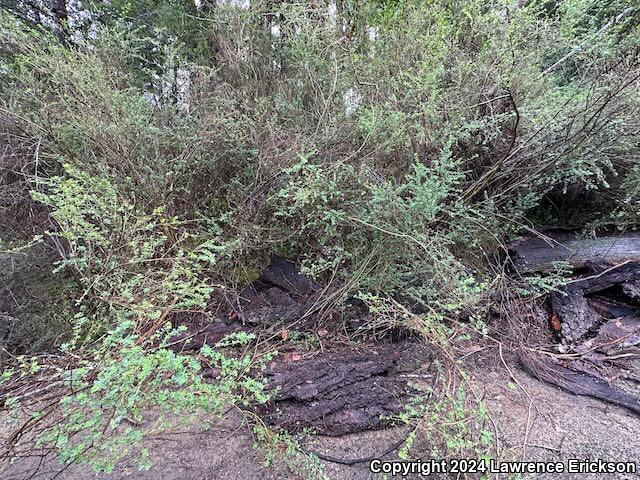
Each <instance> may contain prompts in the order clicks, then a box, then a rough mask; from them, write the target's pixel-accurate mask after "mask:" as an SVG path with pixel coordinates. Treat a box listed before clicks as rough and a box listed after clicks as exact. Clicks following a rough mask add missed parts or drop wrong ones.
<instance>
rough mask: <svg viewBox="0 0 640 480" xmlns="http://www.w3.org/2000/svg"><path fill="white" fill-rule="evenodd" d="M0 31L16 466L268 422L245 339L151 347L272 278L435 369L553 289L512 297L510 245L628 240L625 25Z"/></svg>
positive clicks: (338, 17)
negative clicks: (300, 276)
mask: <svg viewBox="0 0 640 480" xmlns="http://www.w3.org/2000/svg"><path fill="white" fill-rule="evenodd" d="M0 5H1V13H0V25H1V27H0V28H1V29H0V98H1V103H0V109H1V115H0V138H1V140H0V141H1V142H2V153H1V154H0V155H1V157H0V161H1V162H2V163H1V166H0V168H1V170H0V209H1V210H0V211H1V212H2V213H1V215H0V240H1V244H0V245H1V246H2V250H3V253H2V255H3V257H5V258H6V261H7V262H12V265H13V267H15V266H16V265H17V266H18V267H17V273H14V274H12V275H11V276H10V277H9V276H7V277H6V278H3V276H2V275H3V274H0V278H2V279H3V283H4V286H3V288H4V289H5V292H6V295H4V296H3V298H1V299H0V313H1V314H2V315H1V318H0V329H1V330H2V331H1V332H0V339H1V340H2V343H3V352H4V353H3V354H2V361H3V367H4V369H3V373H2V382H3V383H2V384H0V385H4V389H3V392H4V393H3V394H2V397H1V398H2V404H3V408H4V409H5V410H6V412H8V413H7V415H6V416H5V417H3V418H5V421H6V422H8V424H11V422H18V423H17V424H16V425H21V427H19V428H18V430H17V431H18V433H17V434H16V435H15V436H14V437H12V438H13V440H14V444H15V448H14V450H13V451H12V454H13V455H16V456H19V455H20V454H21V452H27V451H32V450H33V449H35V448H37V449H44V450H46V451H53V452H56V454H57V455H59V457H60V458H61V459H62V460H63V461H64V462H88V463H91V464H92V465H93V466H94V467H96V468H97V469H103V470H108V469H109V468H112V466H113V462H114V461H117V460H118V458H119V457H120V456H122V455H123V454H124V453H129V450H130V449H134V450H135V447H132V445H137V444H139V441H140V439H141V438H142V436H143V435H144V433H145V432H144V428H143V427H140V428H138V427H137V426H136V425H137V424H138V420H139V419H140V418H142V414H143V412H144V411H145V410H146V409H148V408H151V406H154V405H157V406H162V407H166V408H167V410H169V411H171V412H173V413H175V412H192V411H194V410H197V409H201V410H202V409H203V410H206V411H213V412H216V413H221V412H223V411H224V410H225V409H226V408H227V406H228V405H230V404H238V405H241V406H243V407H248V406H250V405H255V404H256V403H264V402H265V401H266V400H267V395H266V393H265V392H264V382H263V381H262V380H261V377H260V373H259V372H260V369H261V368H263V367H264V365H265V364H266V362H267V361H268V360H270V359H271V358H273V355H274V353H273V346H270V345H268V344H265V342H263V341H260V342H258V341H257V339H256V335H255V334H249V333H239V334H235V335H232V336H231V337H229V339H228V340H226V342H225V343H224V344H222V345H218V346H208V345H204V346H202V348H201V349H200V350H199V351H198V352H197V353H194V354H186V353H181V352H174V351H173V350H171V349H169V348H167V346H168V345H169V344H171V342H172V341H173V340H174V339H175V338H176V336H177V335H180V334H181V333H182V332H184V331H185V330H188V328H189V325H190V322H191V321H192V319H193V318H196V317H197V318H202V317H203V316H204V317H205V318H210V317H213V316H215V315H216V312H217V308H219V306H220V305H233V304H234V302H237V300H238V296H239V294H240V291H241V289H242V288H243V287H245V286H246V285H248V284H249V283H251V282H252V281H254V280H256V279H257V278H258V277H259V275H260V272H261V271H262V269H263V268H264V266H265V265H267V264H268V263H269V258H270V256H271V255H274V254H276V255H279V256H281V257H283V258H286V259H289V260H292V261H295V262H296V263H298V264H300V265H301V266H302V271H303V272H304V273H305V275H307V276H308V277H310V278H313V279H314V280H315V281H316V282H317V283H318V284H320V285H327V286H328V289H327V295H326V297H325V298H324V299H323V303H322V309H321V312H320V314H324V313H327V312H329V311H339V312H340V311H344V310H345V309H346V308H348V306H349V302H350V301H351V300H352V299H354V298H355V299H357V300H358V301H359V302H362V303H363V304H364V305H366V306H367V307H368V308H369V311H370V312H372V313H373V315H371V317H370V324H368V325H367V326H366V328H365V331H366V332H368V333H367V335H370V336H372V337H375V335H374V333H373V332H379V331H380V330H383V331H384V330H385V329H390V328H397V327H401V328H406V329H409V330H414V331H418V332H421V333H423V334H424V335H425V337H426V338H427V339H430V341H438V342H442V343H443V344H444V343H446V339H447V335H448V333H447V332H449V330H447V329H448V325H449V324H450V323H449V322H451V321H465V322H469V324H470V325H473V326H474V327H477V329H478V331H480V332H483V331H486V322H487V318H488V317H487V315H488V314H489V313H492V314H496V313H497V314H498V315H499V314H500V312H503V311H504V310H503V305H504V303H505V302H506V301H507V300H509V299H512V298H515V297H535V296H536V295H539V294H540V293H541V292H546V291H548V290H549V289H551V288H553V287H554V286H557V284H558V279H559V278H561V275H562V273H563V271H562V269H561V268H560V267H559V270H558V271H557V272H556V273H555V274H554V275H551V276H533V277H530V278H526V279H523V278H519V279H513V278H510V277H508V275H507V274H508V270H509V260H508V257H507V255H506V247H505V243H506V242H507V241H508V240H509V239H511V238H513V237H514V236H516V235H518V234H521V233H523V232H527V231H531V230H532V229H534V228H535V229H553V228H556V229H570V230H578V231H580V232H581V233H582V234H583V235H585V236H593V235H597V234H601V233H607V232H609V233H610V232H619V231H633V230H634V229H636V228H637V227H638V223H639V222H640V164H639V163H638V154H639V151H640V143H639V136H638V132H639V130H638V129H639V123H638V122H639V120H638V119H639V118H640V115H639V113H640V111H639V110H640V108H639V107H640V96H639V90H638V78H639V75H640V68H639V67H640V62H639V61H640V58H639V53H640V50H639V47H640V45H639V39H640V35H639V33H640V32H639V23H640V9H639V8H638V6H637V4H636V2H633V1H632V0H614V1H605V0H567V1H537V0H532V1H512V0H497V1H492V2H486V1H478V0H459V1H445V0H431V1H425V2H417V1H409V0H406V1H404V0H389V1H384V0H379V1H374V0H368V1H363V2H350V1H335V2H323V1H313V2H274V1H246V2H211V1H204V0H203V1H201V2H195V3H194V2H188V1H186V0H185V1H164V2H156V1H153V0H147V1H139V2H138V1H126V0H113V1H105V2H95V1H89V0H87V1H77V0H74V1H68V2H67V1H64V0H54V1H52V2H44V1H39V0H31V1H7V0H2V1H1V2H0ZM34 278H35V280H34ZM25 284H28V285H29V288H27V289H25V288H24V285H25ZM16 292H17V295H16ZM321 316H322V315H321ZM325 317H327V318H329V317H330V318H333V317H331V316H330V315H328V313H327V315H325ZM327 318H324V317H323V321H325V322H327V321H329V323H330V321H331V320H330V319H329V320H327ZM334 326H335V325H334ZM172 339H173V340H172ZM434 339H438V340H434ZM285 340H286V339H285ZM238 352H241V353H244V355H239V354H238ZM204 365H207V366H213V367H215V368H217V369H218V370H219V372H220V374H219V376H218V379H217V381H216V382H207V381H205V379H204V378H203V376H202V375H201V371H202V368H203V366H204ZM34 398H38V399H40V398H46V399H47V400H48V402H49V403H48V404H47V405H46V406H45V407H43V408H42V409H41V408H40V407H38V408H37V409H36V410H35V412H36V413H34V412H33V411H25V409H24V408H23V407H24V405H25V402H27V401H32V400H33V399H34ZM24 415H27V418H31V419H35V420H29V421H27V423H26V424H24V423H20V419H23V420H24ZM131 419H133V420H134V422H129V423H127V422H128V421H129V420H131ZM167 421H168V422H169V420H167ZM12 425H13V424H12ZM24 425H26V426H24ZM125 425H128V426H127V427H126V428H124V426H125ZM132 425H133V427H132ZM166 427H167V428H169V427H170V426H169V424H167V425H166ZM122 445H127V446H128V447H127V449H123V450H122V451H119V447H118V446H122ZM465 448H466V447H465ZM139 454H140V455H141V458H142V460H141V462H142V463H141V465H143V466H147V463H146V462H145V458H146V457H148V452H144V451H143V450H141V451H140V452H139Z"/></svg>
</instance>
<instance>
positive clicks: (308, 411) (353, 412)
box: [259, 346, 408, 435]
mask: <svg viewBox="0 0 640 480" xmlns="http://www.w3.org/2000/svg"><path fill="white" fill-rule="evenodd" d="M400 358H401V348H400V347H398V346H387V347H379V348H376V349H375V350H369V351H366V352H356V351H353V350H348V351H347V352H345V351H340V352H333V353H319V354H317V355H315V356H314V357H312V358H309V359H306V360H297V361H294V362H285V363H276V364H275V365H273V366H272V367H271V368H270V369H269V370H268V371H267V372H266V378H267V380H268V383H267V390H270V391H273V392H275V398H274V400H273V401H272V402H271V403H270V404H268V405H267V406H266V407H262V408H261V410H259V413H260V414H261V415H262V417H263V418H264V419H265V421H266V422H267V423H270V424H277V425H279V426H280V427H283V428H285V429H287V430H290V431H298V430H302V429H303V428H309V427H311V428H313V429H314V430H316V431H317V432H318V433H322V434H325V435H342V434H345V433H352V432H359V431H362V430H369V429H375V428H380V427H383V426H385V425H386V424H388V423H389V421H388V420H384V419H383V418H381V417H384V416H390V415H393V414H398V413H400V412H402V411H403V409H404V404H405V403H406V400H407V395H408V387H407V382H406V380H405V379H404V378H402V376H401V375H400V374H399V373H398V372H397V371H396V370H397V364H398V361H399V360H400Z"/></svg>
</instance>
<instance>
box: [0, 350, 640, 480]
mask: <svg viewBox="0 0 640 480" xmlns="http://www.w3.org/2000/svg"><path fill="white" fill-rule="evenodd" d="M493 353H495V352H485V355H483V356H485V357H486V358H489V359H490V358H491V357H495V356H494V355H493ZM476 363H477V365H476V366H475V368H473V370H472V374H473V382H474V383H475V386H476V387H477V389H478V391H479V392H481V393H482V394H484V396H485V400H486V402H487V405H488V407H489V409H490V412H491V415H492V418H493V419H494V420H495V422H496V424H497V427H498V429H499V439H500V445H499V447H500V452H501V454H500V455H501V458H503V459H505V460H506V459H512V460H521V459H525V460H539V461H566V460H567V459H569V458H579V459H593V460H595V459H602V460H609V461H617V460H620V461H638V459H639V458H640V418H638V416H637V415H635V414H633V413H631V412H629V411H628V410H626V409H623V408H620V407H616V406H612V405H609V404H607V403H604V402H601V401H599V400H596V399H592V398H588V397H581V396H575V395H572V394H570V393H566V392H564V391H562V390H560V389H558V388H557V387H554V386H551V385H548V384H546V383H542V382H540V381H539V380H536V379H534V378H532V377H531V376H529V375H528V374H527V373H525V372H524V371H522V370H521V369H519V368H518V367H516V366H510V367H509V370H510V371H511V373H512V374H513V377H515V378H512V377H511V376H510V374H509V373H508V372H507V371H506V369H505V368H504V366H502V365H500V364H498V365H496V364H495V363H496V362H494V361H491V360H487V361H484V362H482V361H481V362H476ZM406 432H407V430H406V428H401V427H395V428H390V429H385V430H379V431H367V432H360V433H356V434H349V435H343V436H340V437H322V436H317V437H314V438H313V439H312V440H311V441H309V442H307V444H306V447H307V448H309V449H311V450H314V451H316V452H318V453H321V454H324V455H330V456H334V457H339V458H342V459H352V458H363V457H368V456H375V455H377V454H378V453H379V452H384V451H385V450H387V449H388V447H389V446H390V445H392V444H393V443H395V442H397V441H398V439H400V438H402V437H403V436H404V435H405V434H406ZM253 442H254V440H253V437H252V435H251V434H250V433H249V431H248V430H247V428H246V427H244V426H243V425H242V422H241V418H240V417H239V416H238V415H236V414H229V415H228V416H227V417H225V418H224V419H223V420H220V421H217V422H215V423H214V424H213V427H212V428H211V429H210V430H208V431H206V432H202V431H200V430H199V429H198V428H192V429H190V430H189V431H184V432H175V433H173V434H165V435H163V436H161V437H156V438H154V439H150V440H148V446H149V447H151V449H152V459H153V461H154V466H153V467H152V468H151V470H149V471H146V472H144V471H138V469H137V468H136V467H135V466H134V465H132V464H126V463H125V464H123V465H119V466H118V467H117V469H116V470H115V471H114V472H113V473H111V474H99V475H96V474H94V473H93V472H92V471H91V470H90V469H88V468H87V467H83V466H73V467H71V468H69V469H67V470H66V471H65V472H63V473H62V474H61V475H59V476H58V477H55V475H56V473H57V472H58V471H59V466H58V465H56V464H55V463H49V464H48V465H47V467H46V468H45V470H43V471H42V472H40V473H39V474H38V475H37V476H36V477H34V478H39V479H46V480H50V479H53V478H59V479H61V480H85V479H94V478H95V479H101V480H120V479H122V480H124V479H139V480H151V479H163V480H184V479H187V480H251V479H274V480H275V479H286V480H289V479H291V480H293V479H299V478H303V477H302V476H300V475H299V474H298V473H296V472H294V471H291V470H290V469H289V468H288V467H287V466H286V465H284V464H283V463H279V464H276V465H275V466H272V467H267V466H265V465H264V464H263V457H262V455H261V454H260V451H259V449H258V450H256V449H255V448H254V447H253ZM414 455H416V457H419V456H420V453H419V451H414ZM386 458H388V459H393V458H395V453H394V454H390V455H388V456H387V457H386ZM323 463H324V464H325V473H326V475H327V477H328V478H329V479H332V480H334V479H335V480H343V479H344V480H365V479H374V478H382V477H379V476H376V475H374V474H372V473H370V471H369V465H368V464H367V463H363V464H356V465H352V466H347V465H339V464H335V463H332V462H323ZM32 465H33V463H32ZM27 466H28V464H27V463H25V462H21V463H20V465H14V466H12V467H11V468H9V469H7V470H5V472H4V474H2V475H0V478H7V479H8V478H16V479H19V478H28V475H27V476H26V477H25V475H24V474H19V472H20V470H24V469H25V467H27ZM25 473H26V472H25ZM434 478H435V477H434ZM469 478H473V477H469ZM497 478H506V476H502V477H497ZM526 478H538V479H555V480H563V479H576V480H578V479H582V478H593V479H598V478H602V479H603V480H604V479H609V480H614V479H620V480H622V479H632V478H640V474H637V475H616V474H606V475H603V474H590V475H586V476H585V475H579V474H554V475H533V476H529V477H526Z"/></svg>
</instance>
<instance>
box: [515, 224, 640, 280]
mask: <svg viewBox="0 0 640 480" xmlns="http://www.w3.org/2000/svg"><path fill="white" fill-rule="evenodd" d="M509 250H510V252H511V253H512V258H513V264H514V266H515V268H516V270H517V271H518V272H520V273H531V272H548V271H552V270H553V269H554V266H553V264H554V262H561V261H562V262H568V263H569V264H571V265H572V266H573V267H575V268H582V267H584V266H585V265H586V264H587V263H588V262H595V263H609V264H612V265H613V264H619V263H623V262H625V261H629V260H630V261H634V262H640V233H631V234H624V235H611V236H603V237H599V238H594V239H581V238H578V237H577V235H576V234H575V233H569V232H545V233H544V234H542V233H541V234H540V236H529V237H523V238H520V239H517V240H515V241H513V242H512V243H511V244H510V245H509Z"/></svg>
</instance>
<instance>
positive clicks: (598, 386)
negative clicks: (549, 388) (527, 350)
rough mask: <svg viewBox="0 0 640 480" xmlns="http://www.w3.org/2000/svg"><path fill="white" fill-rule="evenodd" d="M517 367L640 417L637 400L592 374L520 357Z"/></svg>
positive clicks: (540, 357)
mask: <svg viewBox="0 0 640 480" xmlns="http://www.w3.org/2000/svg"><path fill="white" fill-rule="evenodd" d="M520 364H521V365H522V366H523V367H524V368H525V370H527V371H528V372H529V373H530V374H531V375H533V376H534V377H535V378H537V379H539V380H542V381H544V382H547V383H550V384H552V385H556V386H557V387H560V388H561V389H563V390H565V391H567V392H570V393H573V394H574V395H583V396H588V397H592V398H597V399H598V400H602V401H604V402H607V403H610V404H612V405H617V406H619V407H624V408H626V409H628V410H630V411H631V412H633V413H635V414H638V415H640V398H638V397H637V396H635V395H633V394H631V393H628V392H625V391H624V390H622V389H620V388H617V387H615V386H612V385H610V384H609V382H607V381H606V380H605V379H604V378H601V377H599V376H597V375H595V374H593V373H590V372H586V371H581V370H576V369H572V368H567V367H564V366H562V365H559V364H557V363H556V362H554V361H553V360H551V359H549V358H546V357H542V356H533V355H530V354H529V355H521V356H520Z"/></svg>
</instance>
